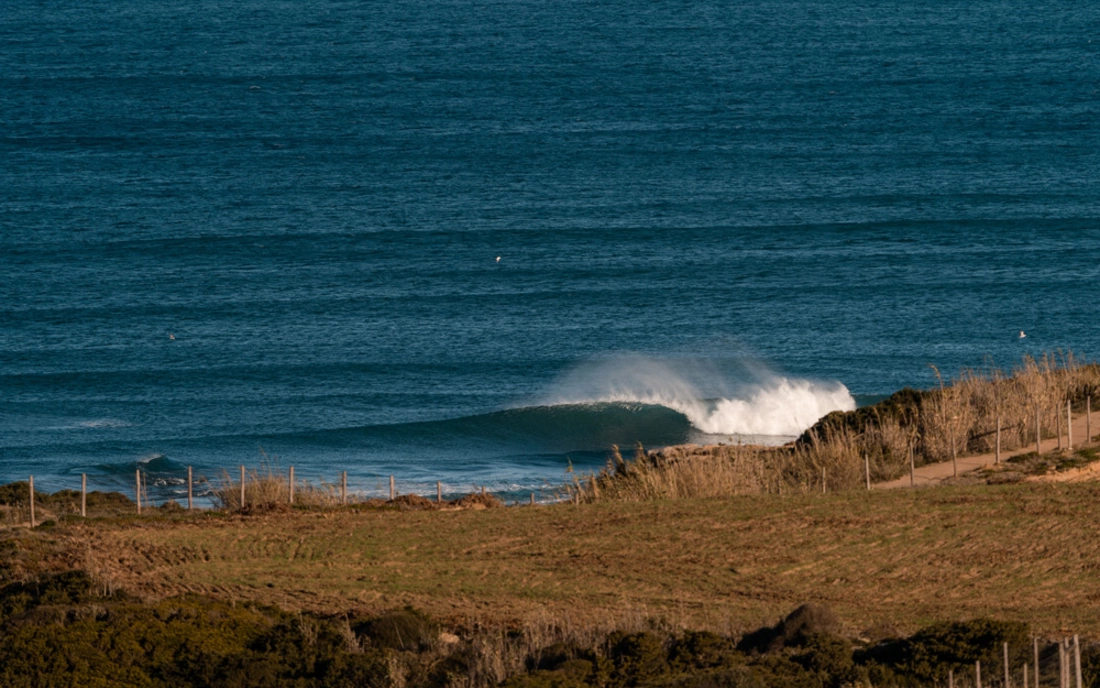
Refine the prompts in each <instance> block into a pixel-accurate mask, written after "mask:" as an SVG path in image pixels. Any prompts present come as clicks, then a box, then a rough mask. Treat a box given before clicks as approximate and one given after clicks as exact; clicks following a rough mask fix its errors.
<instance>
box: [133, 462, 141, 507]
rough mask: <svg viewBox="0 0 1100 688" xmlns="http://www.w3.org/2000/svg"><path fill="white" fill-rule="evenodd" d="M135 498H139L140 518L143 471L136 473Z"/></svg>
mask: <svg viewBox="0 0 1100 688" xmlns="http://www.w3.org/2000/svg"><path fill="white" fill-rule="evenodd" d="M134 497H136V498H137V510H138V516H140V515H141V469H140V468H139V469H137V470H136V471H134Z"/></svg>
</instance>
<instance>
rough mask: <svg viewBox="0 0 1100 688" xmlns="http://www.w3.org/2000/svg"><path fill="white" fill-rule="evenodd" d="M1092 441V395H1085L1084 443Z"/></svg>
mask: <svg viewBox="0 0 1100 688" xmlns="http://www.w3.org/2000/svg"><path fill="white" fill-rule="evenodd" d="M1090 442H1092V395H1091V394H1090V395H1088V396H1087V397H1085V444H1089V443H1090Z"/></svg>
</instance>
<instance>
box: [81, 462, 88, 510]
mask: <svg viewBox="0 0 1100 688" xmlns="http://www.w3.org/2000/svg"><path fill="white" fill-rule="evenodd" d="M87 517H88V474H87V473H81V474H80V518H87Z"/></svg>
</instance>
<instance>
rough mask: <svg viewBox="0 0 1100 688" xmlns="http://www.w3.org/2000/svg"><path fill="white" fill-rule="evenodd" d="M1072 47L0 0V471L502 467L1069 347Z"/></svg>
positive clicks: (499, 483)
mask: <svg viewBox="0 0 1100 688" xmlns="http://www.w3.org/2000/svg"><path fill="white" fill-rule="evenodd" d="M1098 52H1100V6H1094V5H1091V3H1081V2H1058V1H1055V2H1050V3H1044V4H1042V5H1041V6H1040V5H1036V4H1035V3H1030V2H1023V1H1022V0H1005V1H1003V2H977V3H974V2H969V3H950V2H942V1H940V0H937V1H935V2H927V1H924V2H922V1H919V0H918V1H916V2H913V1H911V0H906V1H905V2H893V1H882V2H870V3H866V2H864V3H856V2H850V1H848V0H841V1H839V2H832V3H815V2H808V1H805V0H763V1H761V2H753V3H728V2H715V1H713V0H693V1H692V2H664V1H658V2H644V3H638V2H625V1H622V0H600V1H599V2H568V1H566V2H544V1H541V0H540V1H538V2H535V1H526V0H504V1H501V2H448V1H446V0H439V1H429V0H423V1H421V0H394V1H393V2H388V3H363V2H340V1H331V2H330V1H322V0H315V1H310V0H301V1H298V0H296V1H294V2H290V1H274V0H235V1H234V2H230V3H211V2H203V1H196V0H187V1H184V0H176V1H161V0H110V1H109V2H108V1H106V0H84V1H82V2H80V3H75V2H57V3H41V2H36V1H31V0H6V1H5V2H4V3H3V7H2V8H0V481H2V482H7V481H11V480H16V479H25V476H26V475H28V474H30V473H33V474H34V475H35V477H36V480H37V481H38V484H39V485H41V486H42V487H43V488H45V489H58V488H61V487H75V486H76V485H78V484H79V474H80V473H82V472H87V473H88V474H89V480H90V482H91V484H92V486H93V487H100V488H117V487H121V486H125V485H128V481H129V480H131V479H132V473H133V470H134V467H135V465H144V466H145V467H146V468H148V469H149V470H150V471H151V473H152V474H153V476H154V478H155V480H154V482H155V483H156V485H155V486H154V488H155V489H154V492H155V493H156V494H155V495H154V496H155V497H156V498H158V499H165V498H168V497H169V496H172V495H173V494H176V491H178V484H177V482H176V481H177V479H178V478H179V476H180V474H181V471H182V470H183V467H184V466H186V465H194V466H195V468H196V470H197V471H198V472H199V473H202V474H205V475H209V476H214V475H217V473H218V472H219V471H220V470H221V469H222V468H232V467H234V466H236V465H238V464H241V463H245V464H249V465H252V466H255V465H258V464H260V463H261V461H264V460H265V459H264V454H266V455H267V456H268V457H269V458H268V459H267V460H269V461H273V462H276V463H277V465H278V467H279V470H282V469H284V468H285V467H286V466H288V465H291V464H293V465H295V466H296V468H297V470H298V473H299V475H302V476H303V477H306V478H310V479H313V480H319V479H326V480H330V481H331V480H335V479H336V475H337V472H338V471H340V470H347V471H348V472H349V481H350V482H351V484H352V487H353V489H358V490H363V491H367V492H369V491H373V490H375V489H381V487H382V486H383V484H384V480H386V477H387V476H389V475H390V474H394V475H395V476H396V478H397V480H398V484H399V489H404V490H422V491H434V482H435V480H442V481H443V482H444V484H445V485H446V489H447V491H448V492H455V493H457V492H460V491H465V490H468V489H471V487H472V486H474V485H481V484H487V485H489V487H490V489H495V490H504V491H511V492H513V493H525V492H526V491H528V490H530V489H533V488H539V487H543V486H545V485H548V484H554V483H557V482H559V481H561V480H562V479H563V478H564V469H565V467H566V466H567V463H568V462H569V461H572V462H573V463H574V464H575V465H577V466H579V467H581V468H589V467H593V466H597V465H599V464H601V463H602V462H603V460H604V454H605V451H606V448H607V446H608V445H609V444H611V443H612V442H618V443H620V444H625V445H630V444H632V443H633V442H634V441H638V440H640V441H643V442H645V443H646V444H647V445H660V444H667V443H673V442H681V441H690V440H709V441H718V440H721V441H730V440H731V439H732V440H733V441H738V440H739V439H740V440H745V439H746V438H749V439H761V437H760V436H762V435H767V436H769V437H771V438H772V439H774V440H775V441H779V440H781V439H782V438H783V437H785V436H789V435H790V434H792V433H795V432H797V430H798V428H799V427H801V426H804V425H806V424H808V423H811V422H812V420H813V417H815V416H816V415H817V414H819V413H823V412H824V411H826V410H828V409H829V408H833V407H838V406H845V405H848V404H851V403H853V399H852V397H850V396H849V392H850V393H851V394H853V395H855V399H857V400H866V399H873V398H874V397H875V396H876V395H882V394H888V393H890V392H892V391H894V390H896V389H898V388H900V387H903V386H906V385H911V386H924V387H926V386H931V385H932V384H934V382H935V379H934V377H933V375H932V372H931V369H930V368H929V364H935V365H937V366H939V367H940V368H941V369H943V370H944V371H946V372H956V371H958V370H959V369H960V368H963V367H966V366H980V365H984V364H986V363H987V362H988V361H989V360H992V361H994V362H995V363H997V364H999V365H1001V366H1004V367H1011V366H1012V365H1013V364H1015V363H1016V362H1018V361H1019V360H1020V357H1021V356H1023V355H1024V354H1029V353H1031V354H1034V353H1040V352H1043V351H1050V350H1055V349H1058V348H1063V349H1072V350H1074V351H1076V352H1078V353H1080V354H1082V355H1084V356H1086V357H1090V358H1091V357H1095V356H1097V355H1098V354H1100V322H1098V310H1097V307H1096V305H1097V277H1098V273H1100V267H1098V265H1100V61H1098ZM498 256H499V261H498V260H497V257H498ZM1021 330H1023V331H1025V332H1026V333H1027V335H1028V336H1027V337H1026V338H1025V339H1019V338H1018V333H1019V331H1021ZM261 449H262V452H263V453H261Z"/></svg>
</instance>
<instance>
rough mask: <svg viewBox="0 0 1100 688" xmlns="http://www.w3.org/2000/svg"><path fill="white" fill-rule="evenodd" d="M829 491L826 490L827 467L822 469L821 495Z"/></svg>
mask: <svg viewBox="0 0 1100 688" xmlns="http://www.w3.org/2000/svg"><path fill="white" fill-rule="evenodd" d="M827 491H828V490H826V489H825V467H824V466H822V467H821V494H825V493H826V492H827Z"/></svg>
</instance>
